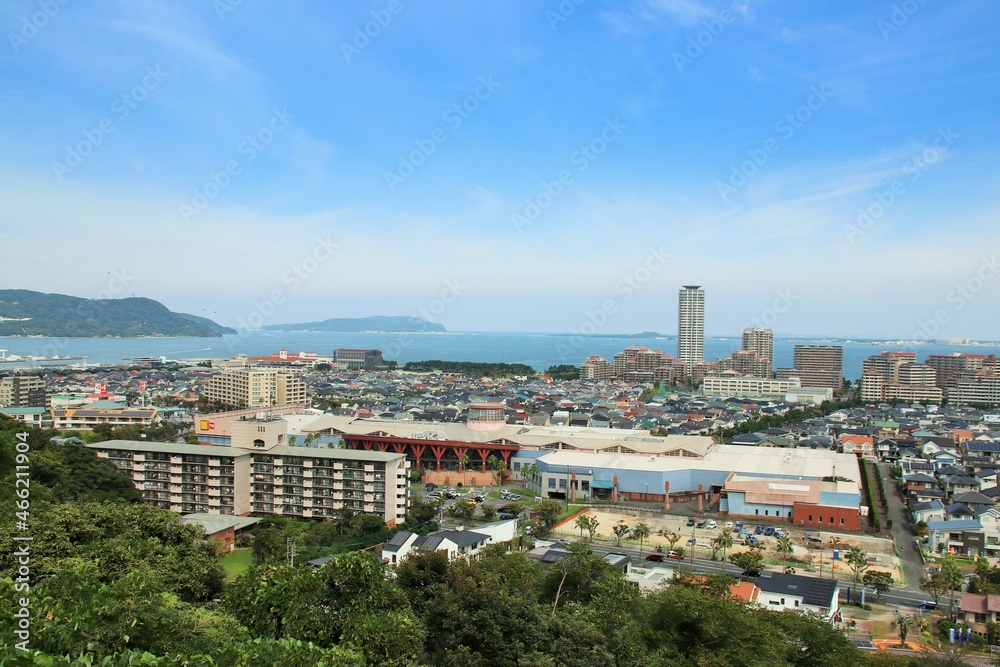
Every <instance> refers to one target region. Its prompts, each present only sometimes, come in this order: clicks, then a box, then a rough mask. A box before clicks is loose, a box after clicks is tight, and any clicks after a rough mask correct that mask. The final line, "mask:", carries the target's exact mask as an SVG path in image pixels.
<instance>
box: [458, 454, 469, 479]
mask: <svg viewBox="0 0 1000 667" xmlns="http://www.w3.org/2000/svg"><path fill="white" fill-rule="evenodd" d="M468 465H469V453H468V452H464V453H463V454H462V455H461V456H459V457H458V467H459V469H460V470H461V472H462V484H465V483H466V481H465V480H466V477H465V468H466V466H468Z"/></svg>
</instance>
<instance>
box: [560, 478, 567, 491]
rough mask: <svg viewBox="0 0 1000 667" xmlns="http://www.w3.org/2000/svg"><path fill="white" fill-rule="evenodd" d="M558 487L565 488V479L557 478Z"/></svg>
mask: <svg viewBox="0 0 1000 667" xmlns="http://www.w3.org/2000/svg"><path fill="white" fill-rule="evenodd" d="M559 488H560V489H565V488H566V480H564V479H560V480H559Z"/></svg>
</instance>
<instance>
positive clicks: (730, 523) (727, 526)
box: [726, 521, 733, 530]
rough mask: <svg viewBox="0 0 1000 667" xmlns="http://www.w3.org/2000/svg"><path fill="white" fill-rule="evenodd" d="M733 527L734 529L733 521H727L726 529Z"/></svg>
mask: <svg viewBox="0 0 1000 667" xmlns="http://www.w3.org/2000/svg"><path fill="white" fill-rule="evenodd" d="M732 529H733V522H732V521H727V522H726V530H732Z"/></svg>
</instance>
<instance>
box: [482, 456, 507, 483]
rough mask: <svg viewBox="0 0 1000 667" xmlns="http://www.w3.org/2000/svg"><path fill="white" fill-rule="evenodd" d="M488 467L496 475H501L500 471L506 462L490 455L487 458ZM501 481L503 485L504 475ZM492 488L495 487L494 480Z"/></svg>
mask: <svg viewBox="0 0 1000 667" xmlns="http://www.w3.org/2000/svg"><path fill="white" fill-rule="evenodd" d="M486 467H487V468H489V469H490V470H492V471H494V472H496V473H500V470H501V469H502V468H503V467H504V462H503V461H502V460H501V459H498V458H497V457H495V456H493V455H492V454H490V455H489V457H487V459H486ZM500 481H501V483H503V476H502V475H501V476H500ZM490 486H493V484H492V480H491V483H490Z"/></svg>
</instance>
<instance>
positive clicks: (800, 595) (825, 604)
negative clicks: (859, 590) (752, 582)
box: [756, 572, 840, 621]
mask: <svg viewBox="0 0 1000 667" xmlns="http://www.w3.org/2000/svg"><path fill="white" fill-rule="evenodd" d="M756 585H757V587H758V588H759V589H760V593H759V594H758V595H757V599H756V604H758V605H760V606H762V607H766V608H768V609H791V610H795V611H801V612H813V613H815V614H818V615H819V616H820V617H821V618H823V619H825V620H827V621H832V620H833V618H834V616H836V614H837V611H838V610H839V609H840V601H839V596H838V592H839V591H838V582H837V581H836V580H833V579H818V578H816V577H806V576H802V575H798V574H784V573H779V572H775V573H774V574H772V575H771V576H770V577H761V578H760V579H759V580H758V581H757V583H756Z"/></svg>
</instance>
